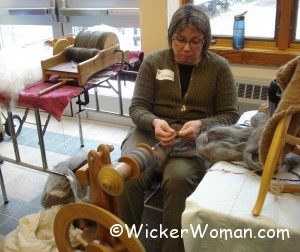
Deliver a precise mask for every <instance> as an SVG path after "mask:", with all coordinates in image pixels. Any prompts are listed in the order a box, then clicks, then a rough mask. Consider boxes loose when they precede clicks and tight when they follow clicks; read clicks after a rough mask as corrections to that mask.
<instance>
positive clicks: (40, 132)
mask: <svg viewBox="0 0 300 252" xmlns="http://www.w3.org/2000/svg"><path fill="white" fill-rule="evenodd" d="M34 115H35V120H36V129H37V133H38V138H39V145H40V151H41V157H42V163H43V169H44V170H47V169H48V165H47V157H46V151H45V144H44V137H43V130H42V123H41V117H40V110H39V109H38V108H35V109H34Z"/></svg>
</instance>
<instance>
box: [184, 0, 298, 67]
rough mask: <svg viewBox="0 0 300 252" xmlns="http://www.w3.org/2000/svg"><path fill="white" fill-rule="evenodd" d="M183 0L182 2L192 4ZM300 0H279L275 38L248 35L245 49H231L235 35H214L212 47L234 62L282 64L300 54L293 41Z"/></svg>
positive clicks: (268, 64)
mask: <svg viewBox="0 0 300 252" xmlns="http://www.w3.org/2000/svg"><path fill="white" fill-rule="evenodd" d="M192 2H193V1H192V0H181V4H186V3H192ZM297 3H298V0H277V7H276V9H277V13H276V21H275V27H277V29H276V31H275V38H274V40H273V41H269V40H258V39H252V38H251V39H250V38H245V46H244V49H241V50H235V49H233V48H232V38H221V37H214V39H215V40H216V43H215V44H213V45H211V46H210V48H209V50H210V51H212V52H215V53H217V54H219V55H221V56H223V57H224V58H226V59H227V60H228V62H229V63H232V64H242V65H259V66H268V67H279V66H282V65H284V64H286V63H287V62H288V61H290V60H291V59H293V58H295V57H296V56H298V55H299V54H300V43H299V42H296V41H293V37H294V34H295V30H296V17H297V11H296V9H297V8H296V6H297Z"/></svg>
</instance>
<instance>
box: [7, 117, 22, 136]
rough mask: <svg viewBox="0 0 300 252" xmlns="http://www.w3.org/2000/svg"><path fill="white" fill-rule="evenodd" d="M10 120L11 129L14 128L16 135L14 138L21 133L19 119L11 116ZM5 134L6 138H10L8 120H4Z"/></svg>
mask: <svg viewBox="0 0 300 252" xmlns="http://www.w3.org/2000/svg"><path fill="white" fill-rule="evenodd" d="M12 119H13V124H14V125H13V127H14V128H15V133H16V136H18V135H19V134H20V132H21V129H22V127H21V121H22V120H21V117H20V116H18V115H13V116H12ZM5 133H6V134H7V135H8V136H11V132H10V128H9V121H8V119H6V121H5Z"/></svg>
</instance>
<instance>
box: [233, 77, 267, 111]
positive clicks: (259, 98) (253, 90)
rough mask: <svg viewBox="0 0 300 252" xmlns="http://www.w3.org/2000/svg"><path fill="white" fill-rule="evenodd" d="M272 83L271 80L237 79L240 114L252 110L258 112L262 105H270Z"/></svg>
mask: <svg viewBox="0 0 300 252" xmlns="http://www.w3.org/2000/svg"><path fill="white" fill-rule="evenodd" d="M270 83H271V80H270V81H267V80H259V79H238V78H236V88H237V93H238V100H239V111H240V114H242V113H244V112H246V111H250V110H258V109H259V107H260V106H261V105H262V104H265V103H268V90H269V85H270Z"/></svg>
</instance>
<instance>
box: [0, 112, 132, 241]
mask: <svg viewBox="0 0 300 252" xmlns="http://www.w3.org/2000/svg"><path fill="white" fill-rule="evenodd" d="M23 113H24V110H22V109H16V110H14V114H19V115H20V116H21V117H22V116H23ZM41 120H42V123H43V122H44V121H45V120H46V114H44V113H42V114H41ZM34 122H35V119H34V113H33V111H31V112H29V115H28V117H27V120H26V123H25V124H24V125H23V127H22V130H21V133H20V135H19V136H18V138H17V140H18V143H19V147H20V156H21V160H22V162H26V163H30V164H33V165H36V166H41V165H42V163H41V158H40V152H39V149H38V137H37V132H36V130H35V125H34ZM3 123H4V122H3ZM129 128H130V126H124V125H118V124H110V123H104V122H99V121H91V120H85V119H83V120H82V129H83V136H84V147H81V146H80V140H79V137H78V135H79V134H78V124H77V119H76V118H73V117H63V119H62V121H61V122H57V121H56V120H55V119H50V122H49V125H48V127H47V131H46V133H45V136H44V139H45V140H44V141H45V148H46V152H47V164H48V167H49V169H51V168H52V167H53V166H54V165H56V164H57V163H59V162H60V161H63V160H65V159H67V158H68V157H69V156H71V155H74V154H75V153H77V152H81V151H86V152H88V151H89V150H91V149H96V148H97V146H98V145H99V144H101V143H106V144H113V145H114V148H115V149H114V151H113V152H112V153H111V157H112V160H113V161H114V160H116V159H117V158H118V157H119V156H120V144H121V141H122V139H124V137H125V136H126V134H127V132H128V130H129ZM0 153H1V155H2V156H5V157H11V158H14V149H13V147H12V142H11V139H10V137H9V136H7V135H6V136H5V140H4V141H2V142H1V143H0ZM2 173H3V177H4V181H5V187H6V191H7V194H8V198H9V203H8V204H5V203H4V201H3V197H2V195H0V242H1V241H2V240H3V238H4V237H5V236H6V235H7V234H8V233H10V232H11V231H12V230H14V229H15V228H16V227H17V225H18V221H19V219H20V218H21V217H23V216H25V215H28V214H31V213H36V212H38V211H40V210H42V209H43V207H42V206H41V204H40V199H41V194H42V191H43V189H44V186H45V183H46V181H47V177H48V174H47V173H45V172H42V171H39V170H35V169H31V168H26V167H22V166H19V165H16V164H13V163H10V162H7V161H5V162H4V164H3V166H2ZM1 193H2V192H1V190H0V194H1Z"/></svg>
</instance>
